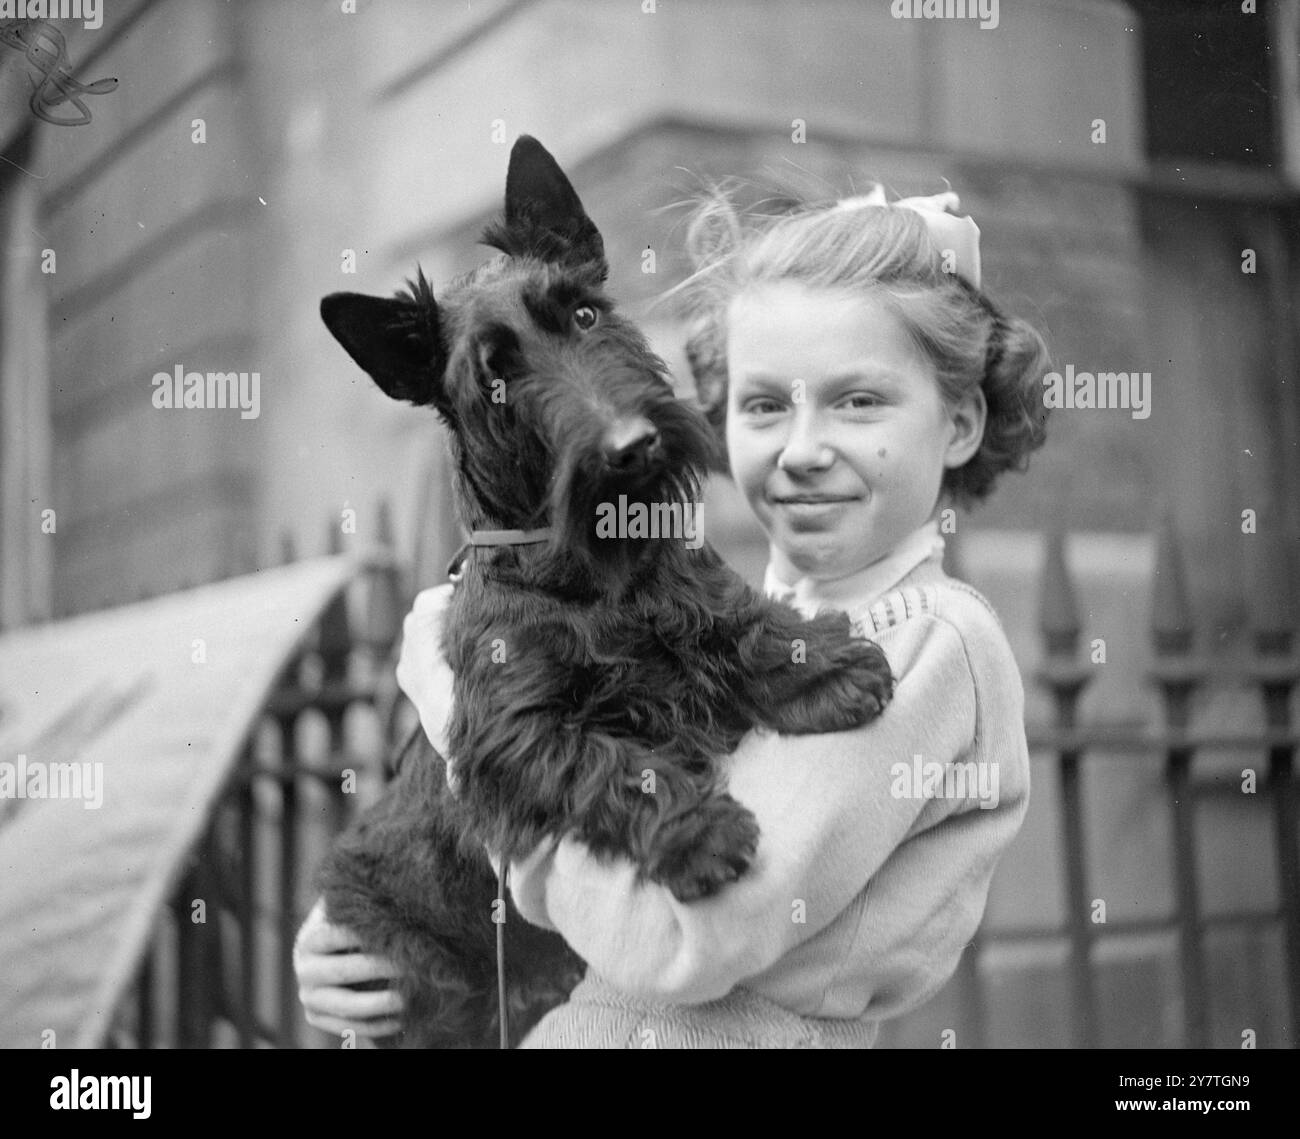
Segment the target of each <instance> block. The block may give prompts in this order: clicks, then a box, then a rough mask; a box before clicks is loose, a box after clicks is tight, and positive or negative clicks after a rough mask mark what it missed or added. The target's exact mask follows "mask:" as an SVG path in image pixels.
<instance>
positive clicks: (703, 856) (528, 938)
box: [321, 136, 892, 1046]
mask: <svg viewBox="0 0 1300 1139" xmlns="http://www.w3.org/2000/svg"><path fill="white" fill-rule="evenodd" d="M484 243H485V244H487V245H490V246H492V247H494V248H496V249H497V250H499V251H500V253H501V254H502V256H499V257H497V258H495V259H494V260H492V261H490V262H489V263H487V264H485V265H483V266H481V267H480V268H478V269H477V270H475V271H474V272H472V273H469V274H467V275H466V276H464V277H462V278H460V279H459V280H457V281H456V282H454V283H453V284H452V285H451V286H450V287H449V288H448V290H447V291H446V293H445V294H444V296H443V297H442V299H441V300H437V301H435V299H434V296H433V293H432V291H431V289H430V287H429V284H428V282H427V281H426V280H425V279H424V276H423V273H417V278H416V280H415V281H414V282H412V283H411V285H410V288H409V290H408V291H407V292H405V293H402V294H399V295H398V296H397V297H395V298H394V299H384V298H377V297H366V296H360V295H357V294H349V293H338V294H334V295H333V296H329V297H326V298H325V299H324V300H323V301H322V302H321V315H322V317H323V318H324V320H325V323H326V325H328V326H329V329H330V331H331V332H332V333H333V334H334V336H335V337H336V338H337V339H338V340H339V342H340V343H341V344H342V345H343V347H344V348H346V349H347V351H348V353H349V354H350V355H351V356H352V358H353V359H354V360H355V361H356V362H357V363H358V364H360V365H361V367H362V368H363V369H365V371H367V372H368V373H369V374H370V376H371V377H372V378H373V379H374V381H375V382H376V383H377V384H378V385H379V387H380V388H381V389H382V390H383V391H384V393H385V394H386V395H388V396H390V397H392V398H394V399H402V400H408V401H410V402H411V403H414V404H420V405H425V406H428V407H432V408H433V409H434V410H435V411H437V412H438V413H439V415H440V416H441V417H442V419H443V420H444V421H445V423H446V424H447V425H448V427H449V428H450V430H451V437H452V443H453V447H454V457H455V466H456V470H457V476H458V480H457V481H458V487H457V489H458V500H459V505H460V509H461V511H462V516H463V519H464V521H465V522H466V523H467V524H468V526H469V527H470V528H471V531H472V535H471V542H473V543H474V544H473V546H472V547H471V548H470V549H469V552H468V553H467V555H466V558H465V561H464V563H463V578H462V579H461V580H460V582H459V584H458V585H457V587H456V589H455V593H454V596H453V600H452V602H451V606H450V608H449V610H448V618H447V622H446V625H445V629H444V632H443V644H442V647H443V651H444V653H445V656H446V658H447V661H448V663H449V664H450V666H451V668H452V669H453V671H454V672H455V678H456V679H455V689H454V710H453V714H452V720H451V724H450V727H449V741H450V748H451V752H452V755H453V756H454V757H455V776H456V783H457V792H456V794H455V795H452V794H450V793H449V792H448V789H447V785H446V781H445V779H444V777H443V770H442V766H441V764H440V763H439V761H438V758H437V756H436V753H434V752H432V749H428V748H425V750H424V752H423V753H422V754H420V755H418V756H414V757H413V758H412V759H411V760H410V761H409V762H407V763H406V764H404V765H403V769H402V772H401V773H400V774H399V776H398V778H397V780H396V781H395V782H394V783H393V784H392V785H391V786H390V789H389V791H388V793H387V795H386V798H385V800H384V801H383V802H382V803H381V804H380V805H379V806H378V807H377V808H376V809H375V810H374V811H372V812H371V813H370V814H369V815H368V816H367V817H366V818H364V819H363V820H361V822H360V823H359V824H358V825H357V826H356V827H354V828H353V830H352V831H351V832H349V833H348V834H347V835H345V836H344V838H343V839H342V840H340V842H339V844H338V845H337V846H336V848H335V850H334V851H333V853H332V854H331V856H330V858H329V859H328V860H327V862H326V865H325V866H324V868H323V874H322V883H323V888H324V891H325V899H326V908H327V911H328V913H329V915H330V918H331V920H333V921H335V922H337V923H339V924H342V925H347V926H351V927H352V928H353V929H355V930H356V932H357V933H358V935H359V936H360V937H361V938H362V940H363V943H364V944H365V946H366V948H367V949H368V950H370V951H373V952H378V953H382V954H385V955H387V956H389V957H392V958H394V959H395V960H396V961H397V962H398V964H399V965H400V967H401V968H402V970H403V973H404V977H403V980H402V981H401V983H400V985H399V988H400V990H401V992H402V993H403V995H404V996H405V997H406V1000H407V1009H408V1013H407V1031H406V1033H405V1039H404V1040H403V1043H404V1044H407V1045H416V1046H420V1045H423V1046H429V1045H438V1044H462V1045H464V1044H479V1045H484V1044H490V1042H491V1040H492V1025H493V1022H494V1009H493V1004H494V999H495V993H494V989H493V952H492V949H493V939H494V934H495V926H494V924H493V922H492V903H493V899H494V897H495V889H494V879H493V875H492V871H491V868H490V866H489V864H488V862H487V860H486V858H485V857H484V856H483V846H482V844H484V843H486V844H487V845H488V846H489V847H490V848H491V849H493V850H495V851H498V852H500V853H501V854H502V855H503V856H505V857H507V858H517V857H520V856H523V855H526V854H528V853H529V852H530V851H532V850H533V848H534V847H535V846H536V845H537V844H538V843H539V842H540V841H542V840H543V839H545V838H548V837H551V836H556V835H561V834H570V835H573V836H574V837H576V838H578V839H580V840H581V841H582V842H584V843H586V844H587V846H588V847H589V848H590V849H591V850H592V851H593V852H594V853H595V854H597V855H620V856H622V857H625V858H629V859H631V860H632V861H633V862H634V863H635V865H636V866H637V867H638V868H639V871H640V875H641V877H642V878H643V879H644V880H648V881H651V882H657V883H662V884H663V885H665V886H667V887H668V888H669V889H670V890H672V892H673V894H674V895H675V896H676V897H677V898H679V899H681V900H684V901H686V900H690V899H695V898H699V897H702V896H705V895H708V894H710V893H712V892H714V891H716V890H718V889H719V888H721V887H723V886H724V885H725V883H727V882H728V881H730V880H732V879H735V878H736V877H737V876H738V875H740V874H742V873H743V872H744V871H745V869H746V867H747V866H748V864H749V861H750V859H751V858H752V857H753V854H754V850H755V845H756V842H757V839H758V828H757V826H756V823H755V820H754V818H753V816H752V815H751V814H750V812H749V811H748V810H746V809H745V808H744V807H742V806H741V805H740V804H739V803H737V802H736V801H735V800H734V799H732V798H731V797H730V796H729V795H728V794H727V793H726V791H725V789H724V788H723V786H722V780H721V779H720V772H719V762H718V761H719V757H722V756H725V755H726V754H728V753H729V752H731V751H732V750H733V749H734V748H735V746H736V744H737V743H738V742H739V740H740V738H741V736H743V735H744V734H745V732H747V731H748V730H750V729H751V728H754V727H756V726H760V725H762V726H765V727H768V728H771V729H774V730H776V731H779V732H786V733H806V732H829V731H838V730H844V729H848V728H852V727H855V726H857V725H860V724H863V723H865V722H867V721H868V720H870V719H871V718H873V717H874V716H876V715H877V714H879V712H880V710H881V709H882V708H883V706H884V705H885V703H886V702H887V701H888V699H889V696H890V694H891V691H892V678H891V676H890V673H889V668H888V665H887V663H886V661H885V657H884V654H883V653H882V652H881V650H880V649H879V648H878V647H877V646H876V645H874V644H872V643H871V642H870V641H867V640H863V639H859V638H855V637H853V636H852V635H851V633H850V629H849V623H848V619H847V618H846V617H845V616H844V615H843V614H839V613H825V614H820V615H818V616H817V617H815V618H813V619H811V620H806V619H804V618H802V617H800V616H799V615H798V614H797V613H796V612H795V611H794V610H792V609H790V608H788V607H786V606H784V605H780V604H776V603H773V602H772V601H770V600H767V599H766V598H764V597H763V596H762V595H760V594H759V593H757V592H756V591H755V590H753V589H751V588H750V587H749V586H747V585H746V584H745V583H744V582H743V581H742V580H741V579H740V578H739V577H738V576H737V575H736V574H735V573H733V572H732V571H731V570H730V569H729V568H728V567H727V566H726V565H725V564H724V563H723V561H722V560H721V559H720V558H719V557H718V556H717V555H716V554H715V553H714V552H713V551H712V550H711V549H710V548H709V547H708V546H707V544H701V543H699V542H694V541H689V540H687V539H689V538H690V537H691V535H690V534H677V535H675V536H671V537H666V536H664V535H662V534H657V535H656V536H653V537H645V536H639V537H638V536H632V535H631V534H630V533H627V532H624V533H618V532H616V533H615V534H613V535H610V534H609V526H608V523H609V521H610V519H611V517H612V515H613V514H614V513H615V504H617V506H618V514H619V517H620V518H627V517H629V516H632V515H635V514H637V512H638V510H639V511H641V516H642V517H645V516H646V514H647V513H648V514H650V515H651V516H654V515H655V514H656V513H657V516H658V517H659V518H668V517H688V516H689V512H690V511H691V509H692V508H693V507H694V505H695V504H696V503H697V502H698V500H699V497H700V484H701V481H702V479H703V476H704V474H705V473H706V471H707V470H708V469H709V468H710V467H711V466H712V465H716V463H717V462H718V458H719V449H718V444H717V439H716V436H715V435H714V434H713V431H712V429H711V428H710V427H709V425H708V423H707V422H706V420H705V418H704V416H703V414H702V413H701V412H700V411H699V410H698V409H697V408H695V407H693V406H692V405H690V404H688V403H687V402H685V401H683V400H679V399H677V398H676V397H675V395H674V392H673V389H672V386H671V384H670V382H669V380H668V377H667V373H666V368H665V366H664V364H663V362H662V361H661V360H660V359H659V358H658V357H656V356H655V355H654V354H653V353H652V352H651V351H650V348H649V346H648V345H647V343H646V341H645V338H644V337H643V336H642V334H641V333H640V332H639V331H638V330H637V329H636V328H635V327H634V326H633V325H632V324H631V323H629V322H628V321H627V320H625V319H624V318H622V317H621V316H619V315H618V314H617V313H616V312H615V311H614V308H613V305H612V303H611V301H610V300H609V298H608V297H607V296H606V295H605V293H604V291H603V286H604V283H605V279H606V277H607V275H608V266H607V263H606V260H605V254H604V244H603V242H602V240H601V236H600V233H599V232H598V231H597V229H596V227H595V225H594V224H593V223H592V221H591V219H590V218H588V217H587V214H586V212H585V211H584V210H583V207H582V204H581V202H580V201H579V200H578V196H577V194H576V193H575V192H574V190H573V187H572V186H571V185H570V183H569V180H568V179H567V178H566V177H565V175H564V173H563V172H562V171H561V170H560V168H559V166H557V165H556V163H555V161H554V159H553V158H552V157H551V156H550V154H549V153H547V151H546V150H545V149H544V148H543V147H542V146H541V145H540V144H539V143H538V142H537V141H536V140H534V139H532V138H529V137H527V136H524V137H521V138H520V139H519V141H518V142H517V143H516V144H515V146H514V149H513V150H512V151H511V155H510V166H509V172H508V174H507V178H506V196H505V218H504V220H503V221H502V222H500V223H498V224H495V225H493V226H490V227H489V228H488V230H487V232H486V234H485V236H484ZM673 508H677V509H676V511H674V510H673ZM695 517H697V518H698V512H696V513H695ZM796 646H802V655H800V654H799V653H798V652H797V651H796ZM795 662H797V663H795ZM506 932H507V935H508V941H507V946H508V949H507V954H508V958H509V960H510V962H511V966H510V973H511V978H512V980H511V991H510V1002H511V1005H512V1006H513V1011H514V1015H515V1017H516V1018H517V1019H516V1020H515V1023H516V1025H517V1026H518V1027H520V1028H521V1029H522V1028H526V1027H527V1026H528V1025H530V1024H531V1023H532V1022H533V1021H534V1020H535V1019H536V1018H537V1017H538V1016H540V1015H541V1014H542V1013H544V1012H545V1011H546V1010H547V1008H549V1007H551V1006H553V1005H554V1004H555V1003H557V1002H558V1001H559V1000H560V999H562V998H563V996H564V995H565V994H566V993H567V991H568V989H569V988H570V987H571V986H572V985H573V983H575V982H576V980H577V978H578V976H579V975H580V971H581V968H582V966H581V962H579V961H578V960H577V958H576V957H574V956H573V954H572V953H571V952H570V951H569V950H568V949H567V948H566V947H565V946H564V944H563V942H562V941H561V940H560V939H559V938H558V937H556V936H555V935H553V934H550V933H547V932H544V931H542V930H540V929H535V928H532V927H529V926H528V925H527V923H525V922H523V921H522V919H518V918H517V917H516V918H515V920H513V921H512V920H509V918H507V921H506Z"/></svg>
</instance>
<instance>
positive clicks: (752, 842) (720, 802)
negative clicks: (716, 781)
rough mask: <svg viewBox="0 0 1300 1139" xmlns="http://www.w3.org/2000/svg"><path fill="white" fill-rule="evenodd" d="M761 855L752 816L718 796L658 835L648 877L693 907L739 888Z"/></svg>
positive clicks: (651, 856) (737, 805)
mask: <svg viewBox="0 0 1300 1139" xmlns="http://www.w3.org/2000/svg"><path fill="white" fill-rule="evenodd" d="M757 849H758V821H757V820H756V819H755V818H754V816H753V814H751V813H750V811H749V810H747V809H746V808H745V807H742V806H741V805H740V804H739V803H737V802H736V800H735V799H733V798H732V797H731V796H730V795H715V796H713V797H711V798H709V799H706V800H704V802H702V803H701V804H700V806H699V807H698V808H697V809H696V810H693V811H690V812H688V813H686V814H684V815H682V816H681V817H680V818H678V819H674V820H673V821H672V822H670V823H667V824H665V825H664V826H663V827H661V828H660V829H659V831H658V832H657V833H656V834H655V837H654V843H653V850H652V852H651V854H650V857H649V859H648V860H647V862H646V865H645V867H644V873H645V876H646V877H647V878H649V879H650V880H651V881H652V882H659V883H662V884H663V885H665V886H667V887H668V889H670V890H671V891H672V892H673V897H675V898H676V899H677V900H678V901H679V902H690V901H694V900H695V899H696V898H705V897H708V896H709V895H710V894H714V893H716V892H717V891H718V890H720V889H721V888H722V887H723V886H725V885H726V884H727V883H728V882H734V881H735V880H736V879H737V878H739V877H740V876H741V875H742V874H743V873H744V872H745V871H746V870H747V869H749V864H750V862H751V861H752V860H753V858H754V852H755V850H757Z"/></svg>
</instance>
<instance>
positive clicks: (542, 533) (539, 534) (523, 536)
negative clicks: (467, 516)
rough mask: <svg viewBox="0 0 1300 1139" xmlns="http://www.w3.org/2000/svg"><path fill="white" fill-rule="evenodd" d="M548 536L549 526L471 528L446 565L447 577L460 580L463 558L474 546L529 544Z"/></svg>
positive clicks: (544, 540)
mask: <svg viewBox="0 0 1300 1139" xmlns="http://www.w3.org/2000/svg"><path fill="white" fill-rule="evenodd" d="M550 537H551V528H550V527H549V526H546V527H543V528H542V529H540V530H471V531H470V534H469V541H468V542H466V543H465V544H464V545H463V546H461V548H460V549H459V550H457V551H456V556H455V557H453V558H452V559H451V563H450V564H449V565H448V566H447V577H448V578H449V579H450V580H451V581H452V582H453V583H456V582H459V581H460V579H461V577H462V576H464V571H463V569H462V567H463V566H464V564H465V559H466V558H467V557H468V556H469V552H470V550H471V549H472V548H473V547H475V546H531V545H534V544H536V543H538V542H546V541H549V540H550Z"/></svg>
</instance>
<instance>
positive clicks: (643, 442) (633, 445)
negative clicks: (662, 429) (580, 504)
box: [604, 418, 663, 475]
mask: <svg viewBox="0 0 1300 1139" xmlns="http://www.w3.org/2000/svg"><path fill="white" fill-rule="evenodd" d="M604 449H605V465H606V466H607V467H608V468H609V469H610V470H611V471H615V472H617V473H618V474H621V475H633V474H640V473H642V472H643V471H646V470H648V469H649V468H650V465H651V464H652V463H653V462H654V461H655V460H656V459H657V458H658V457H659V455H660V453H661V451H662V450H663V445H662V443H661V441H660V439H659V429H658V428H657V427H655V425H654V424H653V423H651V422H650V421H649V420H648V419H641V418H637V419H632V420H627V421H625V422H623V423H619V424H617V425H616V426H614V427H611V428H610V429H609V431H607V432H606V433H605V448H604Z"/></svg>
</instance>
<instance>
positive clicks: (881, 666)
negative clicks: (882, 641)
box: [771, 639, 894, 735]
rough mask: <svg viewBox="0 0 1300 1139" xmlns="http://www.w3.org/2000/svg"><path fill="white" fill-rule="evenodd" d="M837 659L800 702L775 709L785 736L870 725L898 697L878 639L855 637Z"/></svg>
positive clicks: (774, 721) (777, 725)
mask: <svg viewBox="0 0 1300 1139" xmlns="http://www.w3.org/2000/svg"><path fill="white" fill-rule="evenodd" d="M835 657H836V659H835V661H834V663H833V664H831V665H830V667H829V668H828V669H827V671H826V672H824V673H823V674H821V675H820V676H818V677H817V680H816V682H815V683H814V684H812V685H810V686H809V687H808V688H805V689H804V691H803V692H802V693H801V694H800V695H799V697H798V698H796V699H794V700H791V701H789V702H788V703H786V704H782V705H780V706H779V707H777V708H775V709H774V710H773V713H772V716H771V726H772V727H774V728H775V729H776V730H777V731H779V732H786V733H789V734H791V735H799V734H803V733H809V732H843V731H848V730H849V729H850V728H860V727H862V725H863V724H869V723H870V722H871V721H872V720H874V719H875V718H876V717H877V716H879V715H880V713H881V712H883V711H884V709H885V705H886V704H888V703H889V701H890V699H891V698H892V697H893V695H894V675H893V673H892V672H891V671H890V668H889V661H888V660H887V659H886V658H885V653H884V650H883V649H881V647H880V646H879V645H877V644H876V643H875V642H874V641H865V640H861V639H854V640H851V641H848V642H846V643H845V644H843V645H841V646H839V647H838V648H837V650H836V653H835Z"/></svg>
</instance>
